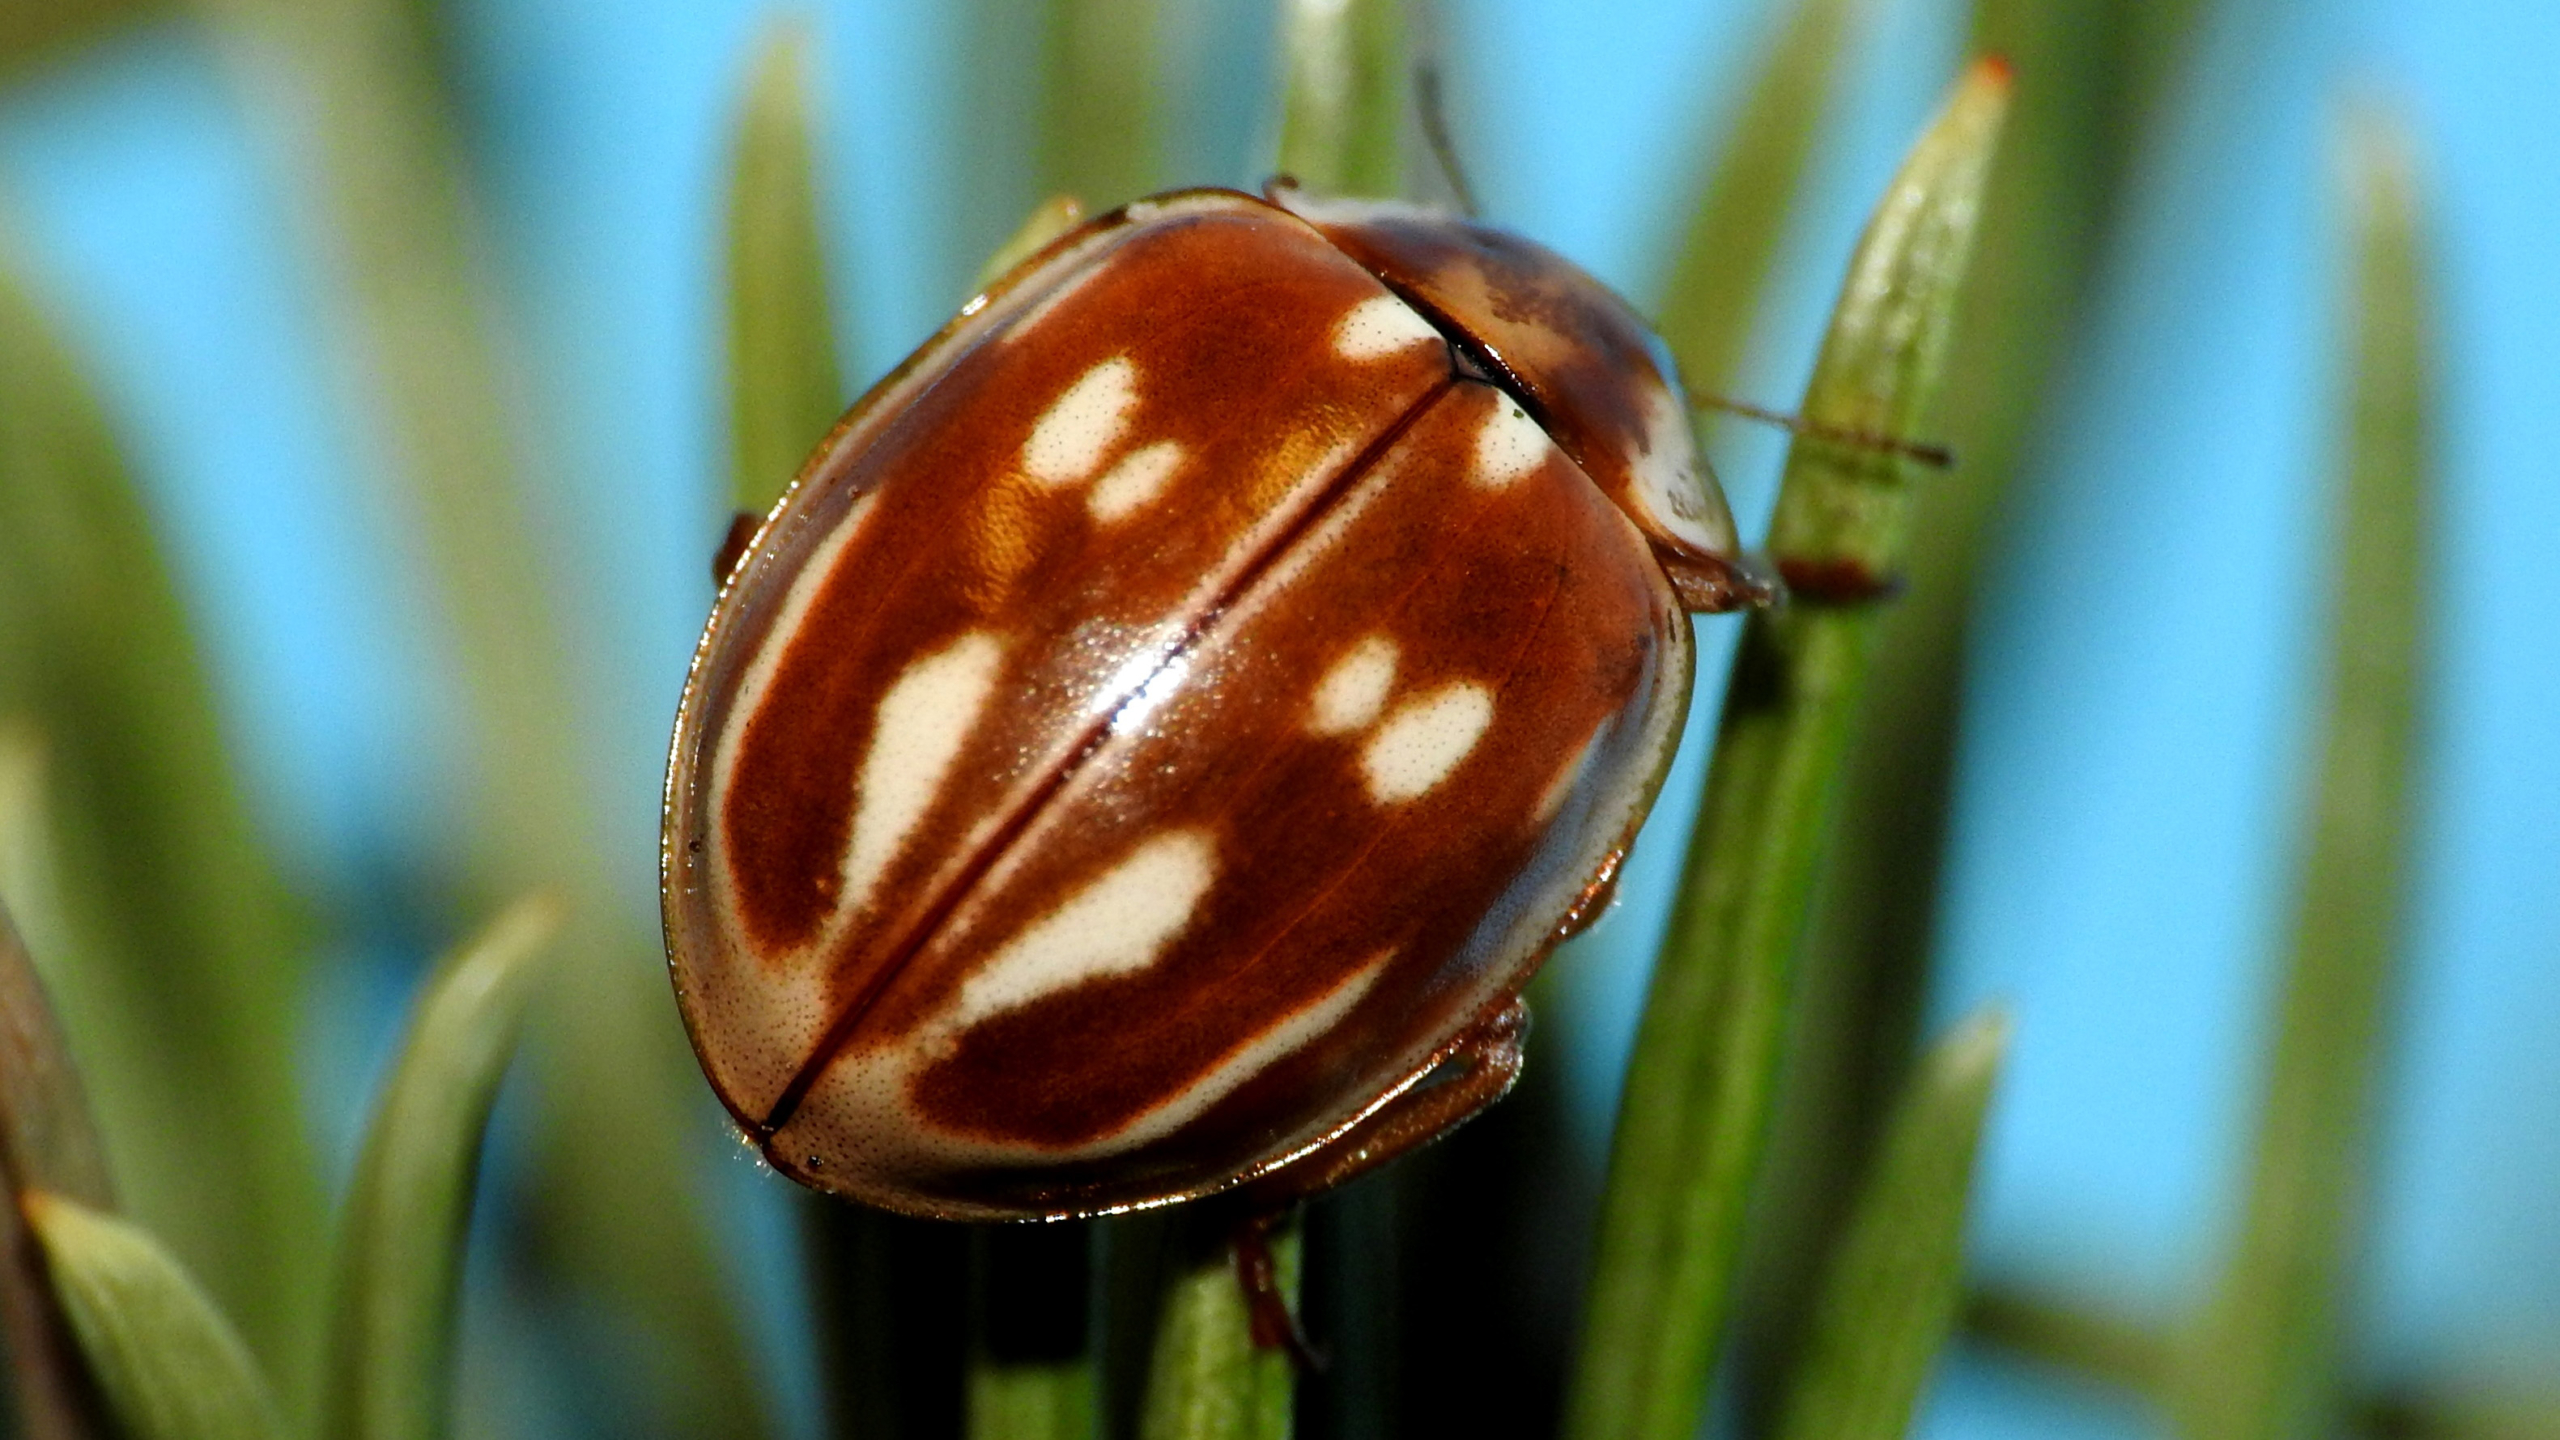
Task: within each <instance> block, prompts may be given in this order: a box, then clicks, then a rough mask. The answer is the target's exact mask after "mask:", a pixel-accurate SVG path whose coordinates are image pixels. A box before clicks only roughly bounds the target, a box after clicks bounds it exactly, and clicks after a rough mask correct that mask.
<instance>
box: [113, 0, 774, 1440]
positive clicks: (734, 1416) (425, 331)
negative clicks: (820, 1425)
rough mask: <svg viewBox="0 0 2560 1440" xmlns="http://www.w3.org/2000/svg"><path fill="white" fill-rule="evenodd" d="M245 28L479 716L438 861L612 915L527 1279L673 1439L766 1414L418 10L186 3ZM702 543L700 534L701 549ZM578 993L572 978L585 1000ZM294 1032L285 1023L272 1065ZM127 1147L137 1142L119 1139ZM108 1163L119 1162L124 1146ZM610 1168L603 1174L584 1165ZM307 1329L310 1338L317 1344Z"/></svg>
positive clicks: (556, 1088)
mask: <svg viewBox="0 0 2560 1440" xmlns="http://www.w3.org/2000/svg"><path fill="white" fill-rule="evenodd" d="M192 3H193V4H194V5H195V7H196V8H198V9H199V10H201V11H203V12H204V13H205V14H206V15H207V16H208V17H209V18H210V19H212V20H214V21H216V22H218V23H217V24H215V25H213V26H211V27H209V28H210V29H211V30H212V32H213V33H215V34H216V35H218V36H220V37H223V38H224V39H226V40H230V41H234V42H236V43H234V44H233V45H232V47H231V48H232V49H233V50H234V51H235V52H236V54H237V56H238V58H239V62H240V63H238V64H237V65H236V67H235V74H236V76H237V79H238V82H239V87H240V90H241V92H242V94H243V96H244V98H245V99H246V100H247V101H248V102H249V103H251V104H252V105H255V106H259V107H261V108H263V110H264V112H265V117H266V119H267V120H268V122H269V124H268V126H267V132H268V133H269V134H271V135H274V136H276V137H279V138H280V139H281V140H283V141H285V142H286V144H287V148H286V150H285V152H284V155H283V159H284V160H285V161H286V162H287V164H288V168H287V170H286V173H287V174H288V176H289V177H290V178H291V179H292V180H293V181H294V182H295V183H296V184H297V185H298V187H299V188H300V190H301V192H302V194H301V197H300V198H301V199H302V200H303V201H304V202H305V204H304V206H303V210H302V213H304V214H305V215H307V216H309V217H310V218H311V220H312V222H313V234H312V239H313V242H314V243H313V250H314V252H315V253H316V254H317V255H319V256H320V257H321V258H322V260H323V261H324V262H325V264H326V267H327V268H326V270H325V272H324V273H325V274H326V275H327V276H328V277H329V278H330V279H331V280H332V281H333V282H335V283H334V285H333V286H332V288H331V289H330V290H329V291H328V292H326V295H325V298H326V300H327V301H329V302H330V305H329V308H328V310H327V311H326V312H325V313H326V315H327V318H328V319H329V320H330V321H331V322H333V324H334V326H335V333H334V335H333V337H332V338H333V339H334V340H335V341H336V342H337V345H338V358H339V361H340V366H339V368H340V371H341V373H343V374H344V375H345V376H346V377H347V383H348V384H349V385H351V386H359V387H362V393H363V394H364V395H365V396H366V397H367V399H368V400H369V401H370V402H371V403H370V406H369V408H368V409H367V410H366V412H365V415H364V418H365V419H366V420H368V421H371V422H373V423H375V424H377V425H378V426H379V427H380V436H379V438H380V440H381V444H380V446H379V453H380V454H381V455H382V456H383V457H384V458H385V460H386V464H385V465H383V466H382V467H380V468H379V470H368V471H366V472H363V473H362V474H361V475H360V476H358V477H355V478H362V479H366V480H373V481H379V482H385V483H386V491H385V493H384V495H383V496H382V497H381V498H382V501H383V503H384V505H385V507H386V509H387V513H389V514H391V515H393V516H395V517H397V522H398V526H399V529H400V533H401V535H402V537H403V538H404V539H406V540H409V541H411V542H412V543H414V545H415V547H416V549H417V552H418V554H419V555H420V556H421V557H423V558H424V560H425V561H426V562H427V564H428V566H429V567H430V571H431V576H432V581H433V585H434V590H435V599H436V602H437V604H438V613H439V618H440V619H442V620H443V621H444V622H445V629H444V633H445V634H447V635H449V636H450V637H451V639H452V646H451V650H450V653H451V655H452V656H453V659H454V662H455V669H456V672H457V673H456V676H455V683H454V685H453V687H452V688H453V690H454V692H455V694H456V695H457V697H458V703H457V705H456V707H455V711H456V713H457V715H458V716H459V717H460V718H461V719H462V720H463V721H464V722H465V723H466V724H467V725H468V727H469V733H468V735H467V737H466V738H467V743H468V745H469V748H470V755H469V764H468V766H467V769H468V771H469V773H470V774H472V775H474V776H476V777H477V778H478V783H477V784H476V785H474V786H473V788H472V789H471V791H470V792H469V794H468V795H467V796H466V797H465V800H464V804H465V805H466V807H467V814H466V816H465V817H464V821H463V823H461V824H458V825H457V826H455V827H454V832H455V833H456V834H458V835H466V836H468V837H469V838H470V841H471V845H470V848H469V849H468V850H466V851H464V852H462V853H458V854H455V855H452V856H448V857H444V861H445V865H444V868H445V869H446V871H447V872H448V873H452V874H456V875H458V876H460V877H462V878H463V880H464V882H465V885H466V887H467V890H468V893H469V894H470V895H471V896H474V897H477V898H478V899H479V900H480V901H482V902H483V903H491V904H494V903H496V902H497V901H498V900H500V899H502V898H504V897H507V896H512V895H514V894H518V893H521V892H522V890H523V889H524V888H525V887H527V886H532V885H549V886H556V887H557V888H558V889H559V890H560V891H561V893H562V894H563V895H564V897H566V900H567V903H568V904H569V906H570V908H571V909H572V910H574V911H575V912H576V913H578V914H581V915H589V916H594V917H597V923H596V924H594V925H592V926H585V925H582V926H580V927H579V928H578V929H577V931H576V932H575V933H573V934H572V935H570V936H568V937H567V938H566V939H564V941H563V943H562V945H561V958H560V968H561V969H562V971H563V972H564V975H565V976H566V978H565V979H564V980H563V982H562V983H561V984H559V985H556V986H552V987H548V990H549V993H550V995H552V996H556V997H560V998H559V1000H558V1001H557V1002H556V1003H544V1004H541V1005H539V1006H537V1009H536V1013H535V1016H534V1019H533V1021H532V1023H531V1028H530V1030H529V1032H528V1037H527V1045H526V1049H527V1052H528V1057H529V1059H530V1060H531V1063H532V1065H533V1067H534V1068H535V1069H536V1070H537V1072H538V1081H537V1083H536V1085H535V1086H534V1087H532V1088H533V1097H532V1098H533V1103H534V1106H535V1108H536V1111H537V1120H536V1124H537V1125H538V1126H539V1128H540V1134H539V1136H538V1138H536V1139H535V1140H534V1142H533V1143H532V1144H530V1145H529V1146H528V1150H529V1152H530V1158H531V1161H532V1164H531V1166H530V1167H529V1168H530V1171H531V1173H530V1175H529V1176H528V1180H527V1183H526V1187H525V1195H524V1203H523V1205H522V1206H521V1209H522V1211H523V1212H524V1213H525V1215H526V1216H527V1219H526V1221H525V1224H526V1225H527V1226H528V1228H529V1229H530V1230H532V1231H533V1232H534V1237H533V1238H534V1240H535V1243H533V1244H531V1245H529V1246H528V1250H529V1253H531V1254H532V1255H533V1256H534V1257H535V1259H536V1263H537V1265H538V1266H539V1273H538V1275H537V1276H536V1277H535V1278H534V1282H533V1283H534V1284H536V1285H537V1286H552V1287H559V1288H560V1289H566V1290H574V1291H575V1292H576V1293H577V1294H578V1295H579V1296H580V1297H581V1300H582V1301H588V1300H592V1301H595V1302H598V1308H601V1309H604V1310H606V1311H607V1312H608V1313H609V1314H610V1315H611V1317H612V1320H611V1323H612V1324H614V1325H616V1326H619V1327H624V1328H625V1331H626V1333H628V1332H630V1331H637V1332H638V1333H640V1334H642V1335H645V1336H646V1337H647V1342H648V1343H650V1344H651V1345H653V1346H654V1350H653V1353H654V1354H656V1355H657V1356H658V1357H659V1358H658V1361H657V1363H654V1364H651V1365H649V1366H646V1367H632V1368H629V1369H626V1370H625V1371H624V1372H623V1373H622V1374H621V1375H620V1376H618V1377H617V1378H618V1379H622V1380H625V1381H627V1382H628V1384H629V1385H630V1387H631V1403H632V1404H633V1405H634V1406H635V1408H636V1409H637V1410H638V1411H639V1412H640V1413H643V1414H646V1415H648V1416H649V1417H650V1420H651V1423H652V1424H653V1425H655V1426H658V1427H660V1428H663V1429H665V1430H666V1431H668V1432H670V1433H677V1434H726V1435H738V1436H753V1435H758V1434H763V1433H765V1432H766V1431H767V1430H768V1429H769V1425H770V1422H769V1419H768V1417H767V1413H766V1412H767V1403H766V1399H765V1396H764V1394H763V1389H762V1386H761V1383H760V1380H761V1377H760V1375H759V1372H758V1368H757V1365H756V1363H755V1361H754V1358H753V1357H752V1355H751V1354H750V1353H749V1351H748V1349H747V1346H746V1344H745V1342H744V1340H743V1338H742V1336H741V1335H740V1333H739V1330H738V1328H737V1326H736V1324H735V1320H734V1306H735V1301H734V1298H733V1292H732V1290H731V1288H730V1285H729V1283H728V1279H727V1277H726V1276H725V1275H724V1274H723V1273H722V1272H721V1268H720V1264H719V1261H718V1259H717V1257H716V1254H715V1242H714V1237H713V1232H712V1228H711V1226H710V1223H709V1217H708V1216H707V1215H706V1213H705V1209H704V1204H703V1198H702V1191H701V1188H700V1187H699V1185H698V1184H697V1183H696V1182H697V1180H698V1178H699V1176H700V1167H701V1160H700V1155H701V1151H700V1149H699V1147H698V1144H697V1141H698V1138H699V1137H700V1135H701V1134H702V1133H703V1127H704V1126H705V1125H706V1124H707V1123H710V1122H709V1121H708V1118H707V1115H706V1108H707V1107H706V1105H705V1097H704V1093H703V1087H702V1076H701V1071H700V1068H699V1067H698V1066H697V1065H696V1064H695V1062H694V1059H693V1056H692V1054H691V1053H690V1051H689V1049H688V1047H687V1046H686V1044H685V1040H684V1035H683V1032H682V1028H681V1026H679V1025H678V1024H677V1023H676V1020H675V1017H674V1014H673V1007H671V1006H669V1005H668V1004H667V999H666V984H667V980H666V969H665V967H664V965H663V964H662V963H660V961H659V959H658V957H659V956H661V955H662V954H663V950H662V948H661V942H660V939H659V937H658V935H657V934H656V930H655V927H654V926H653V925H645V924H641V923H637V922H638V917H637V916H636V915H635V913H634V911H633V907H632V906H631V905H630V904H629V903H628V899H629V896H628V892H627V890H626V889H624V888H623V887H624V880H625V874H624V871H623V868H622V865H623V862H622V860H621V859H620V858H615V857H623V856H627V855H628V854H629V853H630V851H629V847H630V843H631V838H632V837H631V836H630V835H629V834H628V833H627V831H625V830H623V829H621V828H619V825H618V822H617V821H616V820H615V819H614V818H613V817H616V816H621V815H625V814H627V812H626V811H624V810H622V809H621V808H620V807H619V806H609V805H606V804H604V803H602V796H601V795H600V794H599V792H598V790H597V789H596V784H597V780H598V777H600V776H602V775H604V774H606V773H608V772H607V770H606V769H605V768H603V767H599V766H598V765H596V764H595V763H594V758H595V754H596V740H595V734H596V731H597V728H598V726H599V724H602V725H603V728H605V729H606V730H607V731H610V730H611V728H612V723H618V722H612V723H606V722H604V721H601V720H600V718H599V716H597V715H595V714H591V713H589V709H588V707H589V705H590V704H591V703H593V697H592V696H587V695H582V694H581V692H580V691H579V689H578V688H577V683H576V682H577V677H578V676H579V674H580V673H581V672H580V667H579V665H578V663H577V660H576V657H577V656H578V655H579V654H581V653H584V650H583V648H582V645H581V643H580V637H578V636H576V635H575V634H574V633H573V631H572V630H571V629H570V627H569V626H568V624H567V623H566V619H565V616H564V607H562V606H561V605H560V604H559V597H558V596H557V595H556V594H554V593H553V591H552V589H551V586H552V583H553V581H554V580H555V578H556V577H557V576H558V575H559V574H560V573H561V570H562V566H561V562H560V559H559V557H558V556H556V555H553V554H550V553H547V552H546V551H545V550H544V548H543V541H544V539H545V537H548V536H554V535H555V532H554V531H552V530H550V529H549V528H548V527H544V526H540V525H536V524H532V523H529V520H528V516H529V515H530V513H531V510H532V504H531V499H530V494H529V485H528V476H527V473H526V467H525V466H524V465H523V464H522V462H521V457H520V456H519V455H518V453H517V450H516V446H515V442H514V437H513V433H512V431H513V426H514V424H515V422H516V421H517V420H518V419H519V418H520V417H519V415H518V413H517V407H516V405H515V404H514V403H513V400H512V396H513V393H514V392H513V389H512V388H511V383H510V380H509V378H508V374H509V372H508V367H507V365H506V363H505V360H504V357H505V356H506V355H507V354H508V351H509V345H508V341H509V340H510V338H511V337H510V336H509V335H508V332H507V323H508V320H509V316H508V315H507V314H506V313H505V312H504V311H503V309H502V308H501V307H499V306H498V305H497V304H496V303H494V302H493V300H492V299H491V294H490V289H489V287H488V286H487V285H486V283H485V277H484V275H483V273H482V256H484V255H485V254H486V253H487V247H486V245H485V243H484V241H483V237H481V236H480V235H478V234H477V233H476V225H475V216H476V214H477V210H476V208H475V204H474V197H473V195H472V178H473V177H472V175H471V173H470V169H469V165H468V155H467V153H466V151H465V149H464V147H463V146H462V145H461V144H460V143H459V141H458V139H457V136H456V129H457V126H456V121H455V117H454V113H453V108H452V105H451V102H450V98H449V97H448V96H447V95H446V94H445V93H444V92H443V91H442V90H441V89H440V88H439V87H440V84H441V79H442V77H441V76H440V74H439V72H438V69H437V67H436V66H435V65H434V64H433V63H431V62H432V60H433V55H434V49H433V45H432V37H430V36H428V35H425V34H422V33H420V30H419V22H420V19H421V7H420V6H419V5H418V4H417V3H416V0H192ZM706 558H707V557H706ZM570 997H574V998H573V999H572V998H570ZM291 1053H292V1046H291V1044H290V1043H286V1044H283V1045H280V1046H279V1047H278V1050H277V1056H278V1061H277V1063H279V1064H282V1063H283V1059H284V1057H286V1056H289V1055H290V1054H291ZM119 1160H121V1157H119ZM118 1173H119V1174H125V1173H127V1172H125V1171H124V1169H123V1168H122V1166H121V1163H120V1164H119V1172H118ZM599 1175H611V1176H612V1177H614V1178H613V1182H612V1183H610V1184H599V1183H597V1181H596V1177H597V1176H599ZM313 1348H314V1349H316V1348H317V1347H316V1346H315V1347H313Z"/></svg>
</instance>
